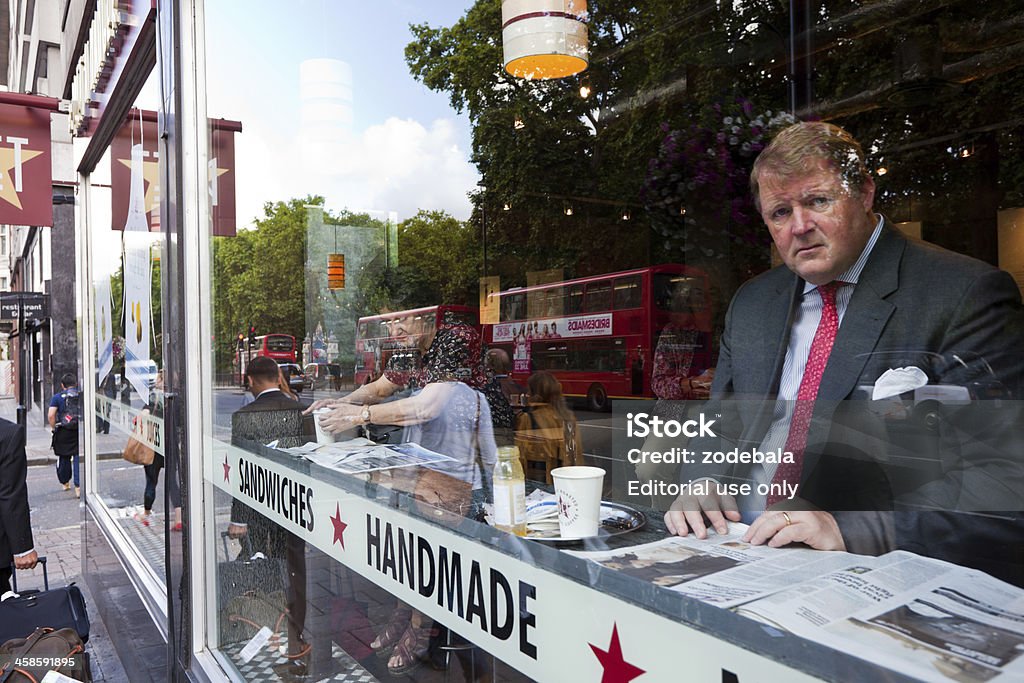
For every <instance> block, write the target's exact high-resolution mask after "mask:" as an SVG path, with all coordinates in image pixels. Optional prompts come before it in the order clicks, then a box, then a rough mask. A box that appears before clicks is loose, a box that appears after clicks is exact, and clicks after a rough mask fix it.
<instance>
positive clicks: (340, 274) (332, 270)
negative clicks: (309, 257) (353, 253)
mask: <svg viewBox="0 0 1024 683" xmlns="http://www.w3.org/2000/svg"><path fill="white" fill-rule="evenodd" d="M327 289H345V255H344V254H328V255H327Z"/></svg>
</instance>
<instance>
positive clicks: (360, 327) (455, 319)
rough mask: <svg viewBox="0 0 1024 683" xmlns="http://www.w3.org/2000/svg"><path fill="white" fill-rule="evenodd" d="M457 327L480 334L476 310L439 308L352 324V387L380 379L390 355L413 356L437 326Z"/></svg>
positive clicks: (367, 318)
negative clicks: (353, 373) (469, 329)
mask: <svg viewBox="0 0 1024 683" xmlns="http://www.w3.org/2000/svg"><path fill="white" fill-rule="evenodd" d="M458 324H462V325H471V326H473V327H475V328H476V329H477V331H480V316H479V312H478V311H477V309H475V308H472V307H470V306H460V305H456V304H441V305H439V306H427V307H425V308H414V309H411V310H408V311H393V312H391V313H382V314H380V315H370V316H365V317H363V318H360V319H359V321H358V322H357V323H356V365H355V381H356V383H357V384H366V383H367V382H372V381H373V380H375V379H377V378H378V377H380V375H381V373H382V372H384V366H385V365H386V364H387V362H388V359H389V358H391V356H392V355H393V354H395V353H398V352H405V353H415V352H416V347H417V343H418V342H419V339H420V337H422V336H423V335H424V334H427V333H429V332H432V331H434V330H436V329H437V327H438V326H439V325H458Z"/></svg>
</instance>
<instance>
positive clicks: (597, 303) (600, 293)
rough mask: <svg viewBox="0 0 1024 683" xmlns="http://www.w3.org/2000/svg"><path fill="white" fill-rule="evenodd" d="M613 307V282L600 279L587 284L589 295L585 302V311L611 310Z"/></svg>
mask: <svg viewBox="0 0 1024 683" xmlns="http://www.w3.org/2000/svg"><path fill="white" fill-rule="evenodd" d="M611 309H612V283H611V281H610V280H599V281H597V282H591V283H590V284H589V285H587V296H586V299H585V300H584V302H583V312H584V313H596V312H598V311H610V310H611Z"/></svg>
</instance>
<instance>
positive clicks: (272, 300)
mask: <svg viewBox="0 0 1024 683" xmlns="http://www.w3.org/2000/svg"><path fill="white" fill-rule="evenodd" d="M323 201H324V200H323V198H322V197H312V196H311V197H306V198H304V199H291V200H289V201H287V202H267V203H266V204H264V206H263V217H262V218H258V219H256V221H255V227H254V228H253V229H252V230H239V231H238V233H237V234H236V235H235V236H234V237H215V238H213V289H214V291H213V296H212V297H211V298H212V300H213V301H215V302H216V305H215V307H214V311H213V325H214V336H215V338H216V339H217V340H219V343H218V344H217V351H218V359H219V362H218V366H219V367H220V368H221V369H224V368H225V367H227V366H228V365H230V360H231V358H232V357H233V355H234V349H235V344H236V340H237V338H238V334H239V333H240V332H245V331H247V330H248V328H249V326H250V325H253V326H255V327H256V334H258V335H261V334H268V333H272V332H281V333H284V334H290V335H293V336H295V337H296V338H297V339H299V340H300V341H301V340H302V338H303V336H304V335H305V331H306V315H305V305H304V304H305V279H304V277H303V273H304V270H305V258H306V248H305V245H306V207H307V206H308V205H323Z"/></svg>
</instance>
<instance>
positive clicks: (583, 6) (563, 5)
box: [501, 0, 589, 79]
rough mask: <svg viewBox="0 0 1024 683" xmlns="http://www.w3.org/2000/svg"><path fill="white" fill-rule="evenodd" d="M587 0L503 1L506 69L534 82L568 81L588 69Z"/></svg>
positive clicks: (502, 40)
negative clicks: (567, 79) (539, 80)
mask: <svg viewBox="0 0 1024 683" xmlns="http://www.w3.org/2000/svg"><path fill="white" fill-rule="evenodd" d="M586 16H587V2H586V0H502V3H501V42H502V47H503V48H504V52H505V70H506V71H508V72H509V73H510V74H512V75H513V76H517V77H519V78H530V79H548V78H564V77H566V76H572V75H573V74H578V73H579V72H581V71H583V70H584V69H586V68H587V65H588V63H589V58H588V54H587V39H588V36H587V23H586Z"/></svg>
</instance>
